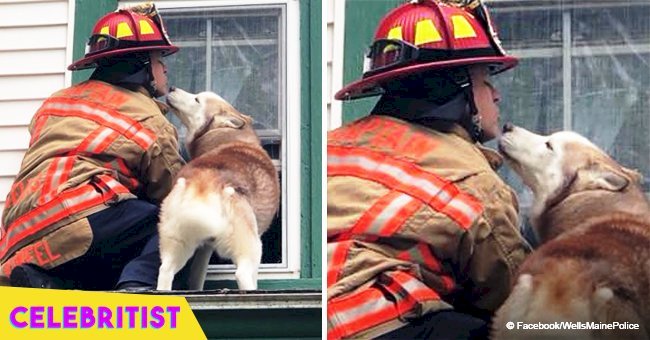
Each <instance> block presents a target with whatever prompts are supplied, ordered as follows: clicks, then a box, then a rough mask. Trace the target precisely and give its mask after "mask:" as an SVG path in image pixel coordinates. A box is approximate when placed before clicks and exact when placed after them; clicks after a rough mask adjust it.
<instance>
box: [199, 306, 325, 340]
mask: <svg viewBox="0 0 650 340" xmlns="http://www.w3.org/2000/svg"><path fill="white" fill-rule="evenodd" d="M321 313H322V311H321V308H309V309H269V308H266V309H239V310H205V311H198V310H195V311H194V315H195V316H196V319H197V320H198V321H199V324H200V325H201V328H202V329H203V332H204V333H205V335H206V337H207V338H208V339H228V338H231V339H232V338H265V339H267V338H285V339H286V338H300V339H309V338H315V339H320V338H321V322H322V321H321Z"/></svg>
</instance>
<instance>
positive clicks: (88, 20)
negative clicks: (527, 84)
mask: <svg viewBox="0 0 650 340" xmlns="http://www.w3.org/2000/svg"><path fill="white" fill-rule="evenodd" d="M74 6H75V8H74V9H75V13H74V39H73V49H72V59H73V60H79V59H80V58H82V57H83V56H84V54H85V51H86V42H87V41H88V38H89V37H90V32H92V30H93V26H95V22H97V19H99V18H101V17H102V16H103V15H104V14H106V13H108V12H111V11H114V10H115V9H116V8H117V0H76V1H75V5H74ZM91 73H92V70H83V71H74V72H72V83H73V84H77V83H80V82H82V81H84V80H86V79H88V77H90V74H91Z"/></svg>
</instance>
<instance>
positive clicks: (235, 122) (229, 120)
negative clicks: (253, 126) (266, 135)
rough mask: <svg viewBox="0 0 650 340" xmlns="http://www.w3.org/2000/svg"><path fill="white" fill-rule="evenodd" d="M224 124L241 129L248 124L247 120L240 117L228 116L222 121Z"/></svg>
mask: <svg viewBox="0 0 650 340" xmlns="http://www.w3.org/2000/svg"><path fill="white" fill-rule="evenodd" d="M221 124H222V126H225V127H229V128H232V129H241V128H242V127H244V125H246V121H244V120H243V119H240V118H239V117H233V116H228V117H226V118H225V119H224V120H223V122H222V123H221Z"/></svg>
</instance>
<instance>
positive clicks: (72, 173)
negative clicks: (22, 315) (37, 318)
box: [0, 5, 183, 290]
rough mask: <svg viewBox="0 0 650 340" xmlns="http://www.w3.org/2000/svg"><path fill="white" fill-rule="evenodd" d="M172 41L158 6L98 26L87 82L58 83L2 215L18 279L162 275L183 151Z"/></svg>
mask: <svg viewBox="0 0 650 340" xmlns="http://www.w3.org/2000/svg"><path fill="white" fill-rule="evenodd" d="M177 51H178V47H176V46H174V45H172V44H171V42H170V41H169V38H168V36H167V34H166V32H165V29H164V27H163V23H162V19H161V18H160V16H159V15H158V13H157V11H156V8H155V7H154V6H153V5H149V6H139V7H137V8H131V9H121V10H117V11H115V12H111V13H108V14H106V15H105V16H103V17H102V18H100V19H99V21H97V23H96V24H95V26H94V28H93V30H92V34H91V37H90V39H89V41H88V44H87V49H86V54H85V56H84V57H83V58H81V59H80V60H77V61H75V62H74V63H73V64H71V65H70V66H69V67H68V69H69V70H72V71H77V70H82V69H89V68H96V69H95V71H94V72H93V73H92V75H91V77H90V79H89V80H88V81H85V82H82V83H80V84H77V85H74V86H72V87H69V88H66V89H63V90H61V91H59V92H56V93H55V94H53V95H52V96H51V97H49V98H48V99H47V100H45V101H44V103H43V105H42V106H41V107H40V108H39V110H38V111H37V112H36V114H35V115H34V117H33V119H32V121H31V124H30V126H29V132H30V134H31V140H30V143H29V148H28V150H27V153H26V154H25V156H24V159H23V161H22V165H21V169H20V172H19V173H18V175H17V177H16V179H15V182H14V184H13V186H12V188H11V191H10V193H9V195H8V197H7V200H6V206H5V209H4V211H3V215H2V222H3V223H2V225H3V227H2V233H1V234H0V263H1V264H2V267H1V268H2V270H1V272H2V273H1V274H2V276H4V277H9V279H10V282H11V284H12V285H13V286H21V287H42V288H74V289H86V290H110V289H114V288H117V289H124V290H126V289H129V290H138V289H150V288H152V287H154V285H155V283H156V281H157V277H158V267H159V266H160V259H159V254H158V237H157V230H156V224H157V221H158V205H159V203H160V202H161V200H162V199H163V198H164V197H165V196H166V195H167V193H168V192H169V191H170V190H171V187H172V180H173V177H174V176H175V174H176V173H177V172H178V171H179V169H180V167H181V165H182V164H183V160H182V158H181V156H180V155H179V153H178V140H177V134H176V130H175V128H174V127H173V126H172V125H171V124H170V123H169V122H168V121H167V120H166V119H165V117H164V116H163V114H164V112H165V111H166V110H167V107H166V105H165V104H164V103H162V102H160V101H157V100H156V99H155V98H156V97H159V96H163V95H165V94H166V93H167V92H168V85H167V68H166V66H165V64H164V62H163V60H162V58H163V57H164V56H167V55H170V54H172V53H175V52H177Z"/></svg>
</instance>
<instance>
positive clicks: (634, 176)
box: [621, 167, 643, 185]
mask: <svg viewBox="0 0 650 340" xmlns="http://www.w3.org/2000/svg"><path fill="white" fill-rule="evenodd" d="M621 170H623V173H625V174H626V175H627V176H628V177H630V179H631V180H632V182H634V183H636V184H639V185H641V184H643V175H642V174H641V173H640V172H639V171H638V170H632V169H628V168H626V167H621Z"/></svg>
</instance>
